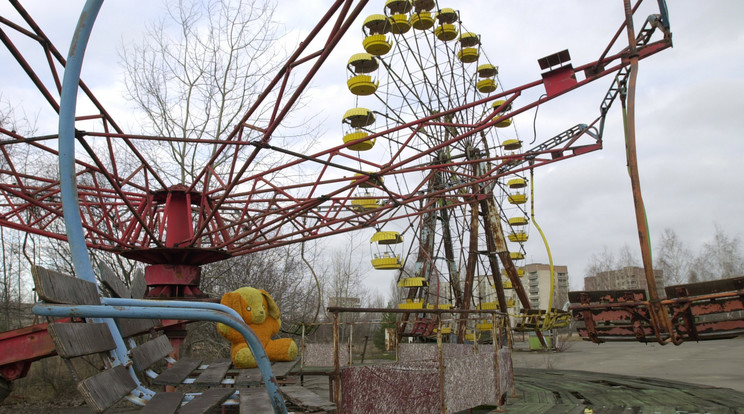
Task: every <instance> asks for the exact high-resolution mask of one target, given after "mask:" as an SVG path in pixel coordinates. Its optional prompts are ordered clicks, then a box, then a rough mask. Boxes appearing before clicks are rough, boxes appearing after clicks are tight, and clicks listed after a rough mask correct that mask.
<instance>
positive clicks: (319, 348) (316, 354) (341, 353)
mask: <svg viewBox="0 0 744 414" xmlns="http://www.w3.org/2000/svg"><path fill="white" fill-rule="evenodd" d="M338 360H339V361H340V363H341V365H345V364H346V363H347V362H348V361H349V349H348V348H347V347H346V346H343V344H342V345H341V346H340V347H339V349H338ZM302 364H303V366H307V367H332V366H333V344H332V343H312V344H305V350H304V352H303V354H302Z"/></svg>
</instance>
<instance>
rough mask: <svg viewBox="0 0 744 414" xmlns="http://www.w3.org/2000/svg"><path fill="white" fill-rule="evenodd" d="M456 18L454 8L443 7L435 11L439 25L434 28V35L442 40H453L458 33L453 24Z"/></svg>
mask: <svg viewBox="0 0 744 414" xmlns="http://www.w3.org/2000/svg"><path fill="white" fill-rule="evenodd" d="M457 19H458V17H457V12H456V11H455V10H454V9H450V8H444V9H442V10H439V12H438V13H437V20H438V21H439V26H437V28H436V29H434V35H435V36H436V37H437V39H439V40H441V41H443V42H448V41H450V40H454V39H455V38H456V37H457V33H458V29H457V26H455V24H454V23H455V22H456V21H457Z"/></svg>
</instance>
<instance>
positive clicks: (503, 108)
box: [491, 99, 512, 128]
mask: <svg viewBox="0 0 744 414" xmlns="http://www.w3.org/2000/svg"><path fill="white" fill-rule="evenodd" d="M491 107H492V108H493V109H495V110H496V117H494V120H496V119H498V118H500V117H501V115H500V114H501V113H504V112H509V111H511V104H509V105H506V101H505V100H503V99H499V100H497V101H493V104H491ZM511 124H512V119H511V118H505V119H502V120H501V121H499V122H497V123H496V127H497V128H506V127H508V126H509V125H511Z"/></svg>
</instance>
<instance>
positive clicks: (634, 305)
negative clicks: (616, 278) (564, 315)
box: [568, 276, 744, 344]
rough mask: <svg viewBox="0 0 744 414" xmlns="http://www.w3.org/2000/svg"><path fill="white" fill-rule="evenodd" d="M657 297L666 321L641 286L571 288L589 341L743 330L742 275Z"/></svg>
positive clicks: (674, 338)
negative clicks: (658, 317)
mask: <svg viewBox="0 0 744 414" xmlns="http://www.w3.org/2000/svg"><path fill="white" fill-rule="evenodd" d="M665 293H666V296H667V298H666V299H663V300H660V301H657V302H656V303H655V306H656V307H658V310H659V312H662V313H666V317H668V320H667V323H666V325H665V324H662V323H660V322H659V321H658V320H655V319H654V318H653V317H652V316H653V315H652V302H651V301H650V300H649V299H648V298H647V295H646V291H644V290H642V289H635V290H631V289H626V290H603V291H580V292H569V293H568V297H569V300H570V301H571V312H572V314H573V318H574V326H575V328H576V329H577V331H578V333H579V335H580V336H582V337H583V338H584V339H587V340H591V341H592V342H596V343H602V342H605V341H627V340H636V341H640V342H654V341H659V342H672V343H675V344H680V343H682V342H684V341H701V340H709V339H725V338H732V337H735V336H738V335H743V334H744V276H742V277H736V278H731V279H721V280H711V281H706V282H699V283H689V284H684V285H676V286H668V287H667V288H666V289H665Z"/></svg>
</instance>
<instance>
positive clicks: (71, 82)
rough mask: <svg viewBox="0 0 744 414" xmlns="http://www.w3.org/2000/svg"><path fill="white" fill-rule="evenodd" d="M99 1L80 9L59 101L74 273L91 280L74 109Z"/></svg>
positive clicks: (64, 194)
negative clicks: (78, 177)
mask: <svg viewBox="0 0 744 414" xmlns="http://www.w3.org/2000/svg"><path fill="white" fill-rule="evenodd" d="M102 4H103V0H88V1H87V2H86V3H85V6H84V7H83V11H82V12H81V13H80V19H79V20H78V24H77V27H76V28H75V33H74V34H73V37H72V42H71V44H70V51H69V53H68V54H67V63H66V64H65V74H64V78H63V80H62V92H61V96H60V105H59V175H60V190H61V194H62V210H63V214H64V217H65V228H66V230H67V241H68V243H69V244H70V252H71V254H72V264H73V266H74V267H75V275H76V276H77V277H79V278H81V279H85V280H87V281H89V282H92V283H96V277H95V274H94V273H93V266H92V265H91V263H90V256H88V249H87V248H86V245H85V236H84V235H83V224H82V220H81V219H80V206H79V204H78V191H77V183H76V180H75V178H76V177H75V109H76V107H77V93H78V85H79V84H80V71H81V70H82V66H83V57H84V55H85V48H86V46H87V45H88V39H89V38H90V33H91V31H92V29H93V23H95V21H96V17H97V16H98V12H99V10H100V9H101V5H102Z"/></svg>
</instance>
